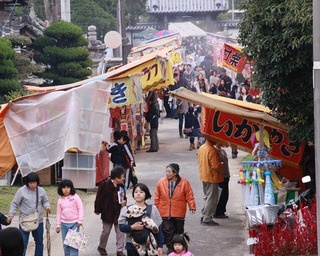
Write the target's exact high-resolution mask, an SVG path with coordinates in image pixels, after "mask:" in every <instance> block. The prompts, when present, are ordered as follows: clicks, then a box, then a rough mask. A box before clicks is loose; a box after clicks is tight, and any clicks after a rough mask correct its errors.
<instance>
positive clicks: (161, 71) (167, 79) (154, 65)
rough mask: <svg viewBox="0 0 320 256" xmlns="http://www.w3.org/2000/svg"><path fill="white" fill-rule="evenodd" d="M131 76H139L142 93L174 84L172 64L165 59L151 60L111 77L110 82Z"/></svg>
mask: <svg viewBox="0 0 320 256" xmlns="http://www.w3.org/2000/svg"><path fill="white" fill-rule="evenodd" d="M132 74H136V75H140V77H141V87H142V90H143V91H149V90H154V89H160V88H162V87H167V86H169V85H170V84H174V81H173V66H172V62H171V61H170V60H168V59H167V58H162V57H156V58H153V59H151V60H149V61H147V62H144V63H141V64H140V65H138V66H135V67H133V68H131V69H129V70H127V71H125V72H123V73H121V74H120V75H119V76H117V77H112V78H111V79H110V80H112V81H113V80H114V79H119V78H125V77H130V76H131V75H132ZM110 80H109V81H110Z"/></svg>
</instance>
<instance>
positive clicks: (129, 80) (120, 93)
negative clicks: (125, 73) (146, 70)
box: [108, 76, 143, 108]
mask: <svg viewBox="0 0 320 256" xmlns="http://www.w3.org/2000/svg"><path fill="white" fill-rule="evenodd" d="M110 83H112V86H111V92H110V97H109V103H108V107H109V108H115V107H122V106H124V105H129V104H136V103H141V102H142V100H143V98H142V87H141V76H131V77H125V78H118V79H114V80H111V81H110Z"/></svg>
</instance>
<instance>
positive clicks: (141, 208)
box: [0, 132, 230, 256]
mask: <svg viewBox="0 0 320 256" xmlns="http://www.w3.org/2000/svg"><path fill="white" fill-rule="evenodd" d="M119 136H120V139H118V140H121V138H122V137H123V136H126V135H125V133H123V132H122V133H121V132H120V135H119ZM117 138H119V137H117ZM111 147H114V146H111V145H110V148H111ZM227 159H228V158H227V156H226V152H225V151H224V150H223V149H222V148H221V145H220V144H219V143H215V142H213V141H210V140H207V141H206V142H205V144H204V145H202V146H200V148H199V151H198V164H199V175H200V180H201V181H202V184H203V192H204V199H205V200H204V206H203V208H202V211H201V212H202V217H201V223H202V225H205V226H215V225H219V224H218V223H217V222H215V221H214V218H228V216H227V215H226V214H225V212H226V204H227V201H228V182H229V177H230V173H229V169H228V160H227ZM126 172H127V170H126V168H125V167H124V166H123V165H122V164H115V165H114V168H113V169H112V170H111V172H110V176H109V177H108V178H107V179H105V180H104V181H102V182H101V183H100V184H99V186H98V190H97V194H96V199H95V201H94V212H95V214H97V215H100V218H101V221H102V232H101V235H100V240H99V241H97V243H98V247H97V250H98V252H99V253H100V255H108V253H107V246H108V239H109V235H110V233H111V230H112V227H113V228H114V231H115V234H116V247H117V256H123V255H128V256H140V255H150V256H151V255H160V256H161V255H164V248H163V247H164V246H165V247H167V249H166V253H167V255H171V256H174V255H186V256H187V255H189V256H192V255H193V254H192V253H191V252H190V251H188V242H189V236H188V235H187V233H186V232H185V228H184V223H185V218H186V212H187V210H188V209H189V211H190V213H191V214H194V213H195V212H196V209H197V208H196V201H195V197H194V193H193V189H192V187H191V185H190V183H189V181H188V180H187V179H185V178H184V177H182V176H181V175H180V172H181V171H180V166H179V164H177V163H170V164H168V165H167V167H166V175H165V176H164V177H163V178H161V179H160V180H159V181H158V183H157V185H156V189H155V192H154V204H152V205H149V204H147V203H146V200H148V199H151V197H152V194H151V192H150V190H149V188H148V187H147V186H146V185H145V184H143V183H136V184H135V185H134V186H133V189H132V198H133V199H134V203H133V204H131V205H128V204H127V191H128V190H127V189H126V185H125V184H126V183H125V180H126V179H127V178H126V177H128V176H127V175H126ZM39 183H40V180H39V176H38V175H37V173H34V172H31V173H29V174H28V175H27V176H26V177H25V185H24V186H22V187H21V188H19V189H18V191H17V193H16V194H15V196H14V199H13V201H12V203H11V207H10V210H9V214H8V216H6V215H4V214H2V213H0V220H1V224H3V225H10V223H11V222H12V219H13V217H14V216H15V213H16V211H17V210H19V211H20V213H19V219H20V220H19V228H18V229H17V228H5V229H3V230H1V231H0V238H1V239H0V252H1V253H0V255H2V256H6V255H10V256H15V255H17V256H21V255H26V250H27V246H28V240H29V235H30V234H32V236H33V239H34V241H35V255H36V256H41V255H43V251H44V245H43V232H44V227H43V217H42V212H43V211H46V212H48V213H49V212H50V203H49V199H48V196H47V194H46V191H45V190H44V189H43V188H42V187H40V186H39ZM220 185H221V188H222V190H223V192H222V194H221V196H220V199H219V197H218V188H219V186H220ZM57 193H58V196H57V213H56V232H57V233H60V232H61V236H62V241H65V239H66V236H67V233H68V231H69V230H70V229H72V230H76V231H79V228H80V227H81V226H82V223H83V221H84V215H85V212H84V208H83V203H82V200H81V198H80V197H79V195H78V194H77V193H76V190H75V187H74V185H73V182H72V181H71V180H68V179H63V180H62V181H61V182H60V183H59V185H58V188H57ZM120 195H121V196H120ZM35 212H37V213H38V218H39V221H38V223H37V225H36V226H34V227H32V228H31V227H30V229H29V230H24V228H23V226H22V224H21V219H24V218H27V217H29V216H31V215H33V214H34V213H35ZM14 234H15V235H14ZM12 236H15V237H14V239H13V238H10V237H12ZM9 239H11V240H9ZM63 247H64V248H63V249H64V255H67V256H69V255H79V251H78V249H77V248H74V247H72V246H69V245H66V244H64V245H63ZM125 250H126V253H127V254H125V253H124V251H125ZM8 252H9V253H8Z"/></svg>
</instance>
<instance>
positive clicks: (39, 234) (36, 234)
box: [19, 222, 43, 256]
mask: <svg viewBox="0 0 320 256" xmlns="http://www.w3.org/2000/svg"><path fill="white" fill-rule="evenodd" d="M19 230H20V232H21V235H22V239H23V246H24V251H23V256H25V255H26V251H27V247H28V242H29V235H30V232H25V231H23V230H22V229H21V227H20V226H19ZM31 233H32V236H33V239H34V242H35V244H36V250H35V252H34V256H43V222H41V223H39V227H38V228H37V229H36V230H34V231H31Z"/></svg>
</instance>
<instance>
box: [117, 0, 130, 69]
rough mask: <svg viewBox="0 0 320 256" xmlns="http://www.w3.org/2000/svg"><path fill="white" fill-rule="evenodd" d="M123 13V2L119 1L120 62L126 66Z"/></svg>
mask: <svg viewBox="0 0 320 256" xmlns="http://www.w3.org/2000/svg"><path fill="white" fill-rule="evenodd" d="M124 13H125V0H119V29H120V34H121V38H122V62H123V64H127V55H128V54H127V33H126V22H125V18H124Z"/></svg>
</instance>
